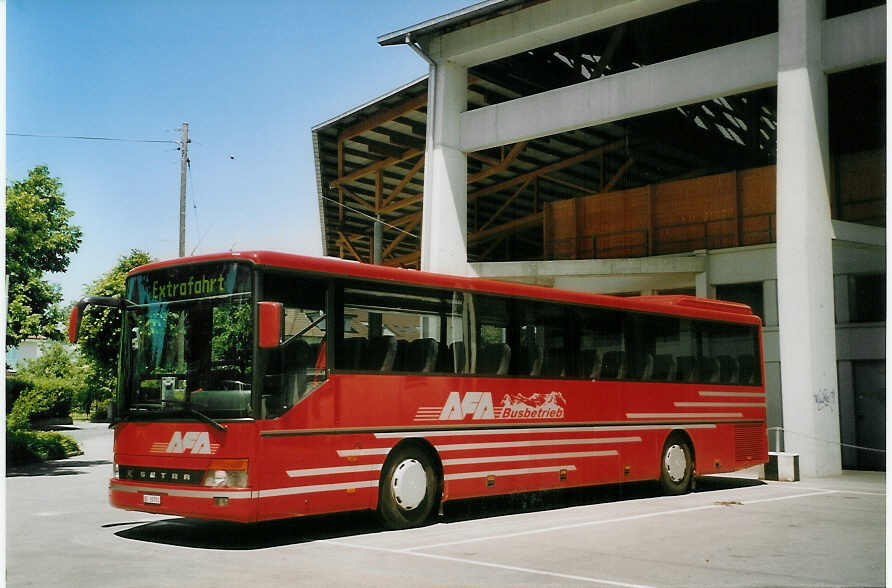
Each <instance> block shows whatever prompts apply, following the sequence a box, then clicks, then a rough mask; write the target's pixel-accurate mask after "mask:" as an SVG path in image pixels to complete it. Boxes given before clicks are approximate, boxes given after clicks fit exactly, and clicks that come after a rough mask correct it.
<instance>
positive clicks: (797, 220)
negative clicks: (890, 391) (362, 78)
mask: <svg viewBox="0 0 892 588" xmlns="http://www.w3.org/2000/svg"><path fill="white" fill-rule="evenodd" d="M885 22H886V7H885V4H883V3H879V2H870V1H865V2H834V1H828V2H826V3H825V2H823V1H819V0H783V1H781V2H777V1H774V2H772V1H763V0H756V1H755V2H743V1H736V0H729V1H725V2H713V1H709V0H705V1H701V2H688V1H680V0H652V1H648V2H643V1H635V0H625V1H623V0H549V1H546V2H529V1H527V2H525V1H518V0H501V1H490V2H482V3H480V4H477V5H474V6H472V7H469V8H467V9H465V10H462V11H458V12H456V13H453V14H449V15H444V16H442V17H439V18H435V19H432V20H430V21H426V22H425V23H420V24H419V25H416V26H413V27H409V28H407V29H402V30H399V31H395V32H393V33H390V34H387V35H383V36H381V37H379V43H380V44H381V45H383V46H388V45H408V46H409V47H410V48H411V49H412V50H414V51H416V52H417V53H418V54H419V57H420V58H422V59H425V60H427V62H428V63H429V64H430V74H429V76H428V77H427V78H426V79H423V80H418V81H416V82H413V83H411V84H409V85H407V86H405V87H403V88H400V89H398V90H396V91H395V92H393V93H391V94H389V95H387V96H384V97H381V98H379V99H377V100H375V101H372V102H370V103H368V104H365V105H363V106H360V107H358V108H357V109H355V110H353V111H351V112H350V113H346V114H345V115H342V116H341V117H338V118H337V119H334V120H332V121H328V122H327V123H323V124H322V125H319V126H317V127H316V128H314V129H313V134H314V145H315V146H316V155H317V169H318V170H319V176H318V180H319V190H320V192H319V196H320V213H321V215H322V224H323V239H324V241H325V243H324V250H325V251H326V253H327V254H329V255H339V256H341V257H347V258H356V259H358V260H360V261H369V262H371V261H375V260H376V257H377V261H379V262H383V263H390V264H393V265H404V266H409V267H420V268H421V269H424V270H428V271H436V272H443V273H452V274H464V275H479V276H483V277H489V278H494V279H504V280H517V281H524V282H532V283H538V284H544V285H550V286H554V287H561V288H568V289H574V290H585V291H594V292H605V293H616V294H624V295H638V294H654V293H691V294H697V295H699V296H707V297H717V298H723V299H729V300H737V301H742V302H745V303H747V304H750V305H751V306H752V307H753V308H754V309H755V310H756V312H757V313H759V314H760V315H761V316H762V318H763V322H764V325H765V330H764V347H765V356H766V357H765V360H766V383H767V388H768V392H769V398H768V415H769V426H772V427H778V428H779V429H778V434H777V435H775V434H772V435H770V439H769V441H770V443H771V446H772V449H775V450H781V449H783V450H787V451H791V452H796V453H799V454H800V465H801V468H802V471H803V473H804V474H806V475H830V474H834V473H837V472H838V471H839V470H840V469H841V467H843V466H845V467H857V468H866V469H880V468H883V467H884V461H885V460H884V453H882V452H879V451H871V450H877V449H884V448H885V435H884V431H885V384H884V381H885V347H884V341H885V305H884V301H885V158H886V156H885V59H886V58H885V48H886V40H885V34H886V33H885ZM858 447H864V448H867V449H859V448H858Z"/></svg>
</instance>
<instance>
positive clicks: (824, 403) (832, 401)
mask: <svg viewBox="0 0 892 588" xmlns="http://www.w3.org/2000/svg"><path fill="white" fill-rule="evenodd" d="M815 405H816V406H817V407H818V412H821V411H823V410H830V411H833V409H834V408H835V407H836V390H834V389H833V388H822V389H821V390H818V392H817V393H816V394H815Z"/></svg>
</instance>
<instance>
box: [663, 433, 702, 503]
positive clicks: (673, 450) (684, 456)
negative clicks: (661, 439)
mask: <svg viewBox="0 0 892 588" xmlns="http://www.w3.org/2000/svg"><path fill="white" fill-rule="evenodd" d="M693 475H694V460H693V452H692V451H691V446H690V445H689V444H688V442H687V440H686V439H684V438H683V436H682V435H670V436H669V438H668V439H666V443H665V444H664V445H663V453H662V454H661V456H660V485H661V486H662V488H663V492H665V493H666V494H684V493H685V492H687V491H688V489H690V487H691V479H692V478H693Z"/></svg>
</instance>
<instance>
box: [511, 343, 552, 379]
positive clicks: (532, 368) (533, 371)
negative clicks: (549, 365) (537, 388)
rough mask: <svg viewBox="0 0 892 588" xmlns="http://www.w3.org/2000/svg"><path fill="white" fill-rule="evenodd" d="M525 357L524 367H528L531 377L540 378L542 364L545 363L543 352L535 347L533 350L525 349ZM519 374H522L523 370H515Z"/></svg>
mask: <svg viewBox="0 0 892 588" xmlns="http://www.w3.org/2000/svg"><path fill="white" fill-rule="evenodd" d="M525 350H526V356H527V361H526V362H525V364H526V365H525V366H523V367H526V366H527V365H528V366H529V372H530V375H531V376H541V375H543V373H542V369H543V367H544V366H543V364H544V363H545V357H544V356H545V352H544V350H543V349H542V348H541V347H535V348H533V349H529V348H526V349H525ZM517 371H518V372H519V373H523V372H524V371H525V370H524V369H523V368H521V369H519V370H517Z"/></svg>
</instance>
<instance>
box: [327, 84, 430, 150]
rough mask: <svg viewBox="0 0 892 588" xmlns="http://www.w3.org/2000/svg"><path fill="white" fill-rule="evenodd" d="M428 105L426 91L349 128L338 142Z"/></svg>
mask: <svg viewBox="0 0 892 588" xmlns="http://www.w3.org/2000/svg"><path fill="white" fill-rule="evenodd" d="M426 105H427V92H426V91H425V92H422V93H421V94H419V95H418V96H415V97H413V98H409V99H408V100H405V101H403V102H400V103H399V104H397V105H396V106H393V107H391V108H388V109H386V110H382V111H381V112H379V113H377V114H375V115H372V116H370V117H369V118H367V119H365V120H362V121H360V122H358V123H356V124H355V125H353V126H350V127H347V128H346V129H344V130H343V131H341V133H340V134H339V135H338V141H347V140H348V139H352V138H353V137H355V136H357V135H361V134H362V133H364V132H366V131H370V130H372V129H374V128H375V127H378V126H381V125H382V124H384V123H386V122H389V121H391V120H393V119H395V118H396V117H398V116H402V115H404V114H406V113H407V112H411V111H413V110H418V109H419V108H421V107H422V106H426Z"/></svg>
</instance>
